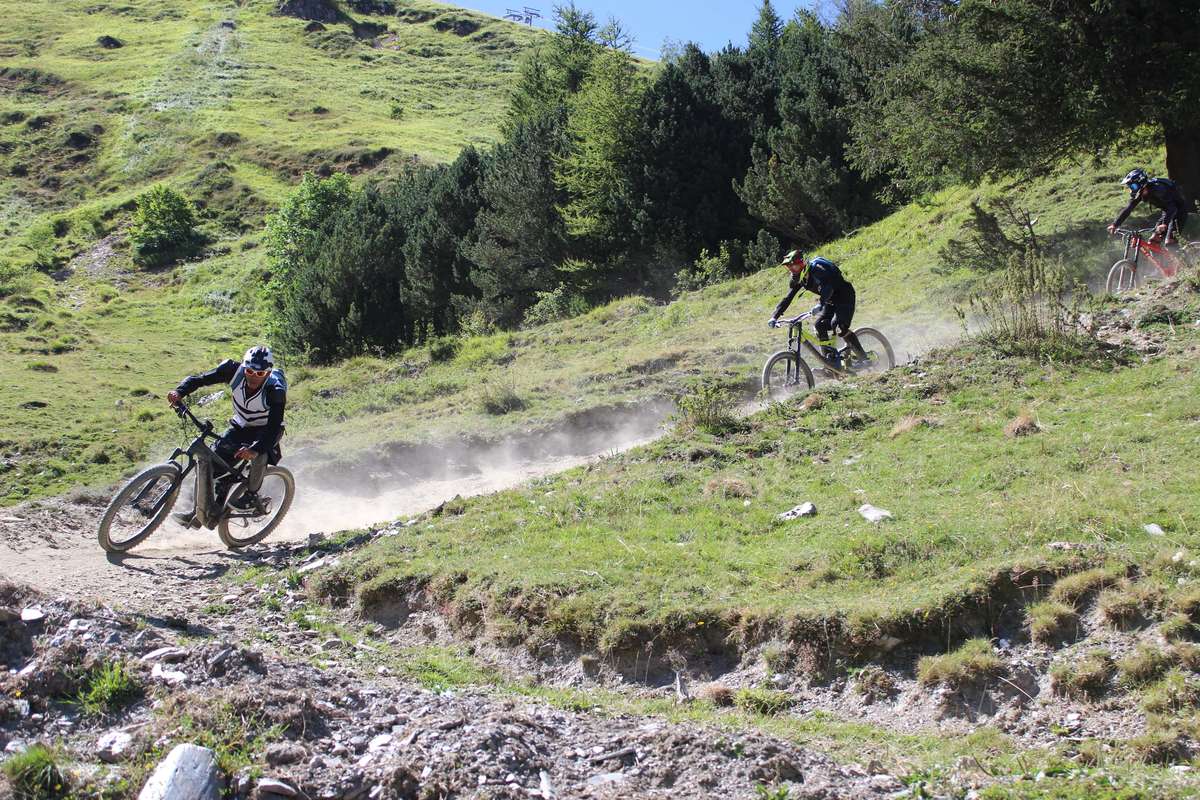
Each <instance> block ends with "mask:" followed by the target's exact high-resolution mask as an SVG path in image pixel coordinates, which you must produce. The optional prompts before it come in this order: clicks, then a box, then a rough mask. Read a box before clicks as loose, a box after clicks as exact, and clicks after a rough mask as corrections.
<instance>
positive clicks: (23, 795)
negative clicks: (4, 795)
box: [3, 744, 70, 800]
mask: <svg viewBox="0 0 1200 800" xmlns="http://www.w3.org/2000/svg"><path fill="white" fill-rule="evenodd" d="M3 770H4V774H5V775H6V776H8V780H9V781H10V782H11V783H12V789H13V796H14V798H15V799H16V800H55V798H60V797H66V796H67V795H68V794H69V792H70V787H69V785H68V783H67V776H66V774H65V773H64V772H63V770H62V769H61V768H60V767H59V766H58V759H57V757H56V756H55V754H54V753H53V752H52V751H51V750H50V749H49V748H47V747H44V746H42V745H40V744H35V745H33V746H32V747H30V748H29V749H27V750H25V751H24V752H21V753H17V754H16V755H15V756H13V757H12V758H10V759H8V760H7V761H5V762H4V766H3Z"/></svg>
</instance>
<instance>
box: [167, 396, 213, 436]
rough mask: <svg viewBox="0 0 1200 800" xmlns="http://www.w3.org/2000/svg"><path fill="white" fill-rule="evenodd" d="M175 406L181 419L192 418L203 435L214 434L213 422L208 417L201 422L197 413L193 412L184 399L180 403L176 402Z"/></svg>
mask: <svg viewBox="0 0 1200 800" xmlns="http://www.w3.org/2000/svg"><path fill="white" fill-rule="evenodd" d="M174 408H175V413H176V414H177V415H178V416H179V418H180V419H184V418H187V419H189V420H191V422H192V424H193V425H195V426H196V427H197V428H198V429H199V430H200V435H201V436H212V435H213V432H212V431H213V424H212V422H211V421H210V420H207V419H206V420H204V421H203V422H201V421H200V420H199V419H198V418H197V417H196V415H195V414H193V413H192V410H191V409H190V408H188V405H187V403H185V402H183V400H180V401H179V402H178V403H176V404H175V407H174Z"/></svg>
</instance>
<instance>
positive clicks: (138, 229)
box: [129, 184, 203, 266]
mask: <svg viewBox="0 0 1200 800" xmlns="http://www.w3.org/2000/svg"><path fill="white" fill-rule="evenodd" d="M129 241H130V243H131V244H132V245H133V258H134V261H136V262H138V263H139V264H142V265H144V266H161V265H163V264H169V263H171V262H173V261H177V260H179V259H180V258H185V257H186V256H189V255H191V254H192V253H194V252H195V251H196V250H197V249H198V248H199V247H200V245H201V244H203V238H202V237H201V236H200V234H199V232H197V230H196V212H195V210H194V209H193V208H192V204H191V203H189V202H188V201H187V199H186V198H185V197H184V196H183V195H181V194H180V193H179V192H177V191H175V190H174V189H172V188H170V187H168V186H164V185H162V184H159V185H158V186H155V187H153V188H151V189H150V190H149V191H148V192H146V193H145V194H143V195H141V196H139V197H138V198H137V210H136V211H135V212H134V214H133V227H132V228H131V230H130V233H129Z"/></svg>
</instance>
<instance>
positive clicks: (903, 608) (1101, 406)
mask: <svg viewBox="0 0 1200 800" xmlns="http://www.w3.org/2000/svg"><path fill="white" fill-rule="evenodd" d="M1198 346H1200V337H1198V336H1197V334H1196V333H1195V332H1194V331H1190V330H1189V331H1186V332H1184V331H1180V333H1179V334H1178V337H1177V339H1176V340H1174V342H1173V343H1172V345H1171V351H1170V352H1169V354H1168V355H1166V356H1165V357H1163V358H1161V359H1158V360H1155V361H1150V362H1146V363H1139V364H1137V365H1135V366H1131V367H1127V368H1119V367H1097V366H1089V365H1061V364H1041V363H1037V362H1033V361H1029V360H1027V359H1001V358H998V357H996V356H995V355H993V354H992V353H990V352H989V351H987V350H986V349H980V348H972V347H966V348H962V349H959V350H956V351H953V352H951V353H949V354H947V355H945V356H943V357H942V358H939V359H932V360H927V361H926V362H924V363H922V364H921V365H920V366H919V367H910V368H904V369H898V370H895V371H893V372H892V373H890V374H889V375H887V376H885V377H884V378H883V379H881V380H874V381H863V382H861V383H860V384H859V385H858V386H849V385H844V384H843V385H832V386H829V387H827V388H825V389H822V390H820V391H821V393H822V394H823V395H825V397H826V401H825V402H824V403H823V404H822V405H821V406H820V407H819V408H812V409H810V410H808V411H807V412H805V413H804V414H803V415H800V414H799V413H797V409H796V408H795V406H794V405H791V406H790V405H782V406H778V407H773V408H770V409H768V410H766V411H764V412H763V413H760V414H758V415H756V416H754V417H752V418H751V419H750V420H748V421H747V422H746V423H745V425H744V427H742V428H741V429H738V430H735V431H730V432H726V433H723V434H719V435H714V434H708V433H704V432H701V431H677V432H675V433H673V434H671V435H668V436H667V437H665V438H663V439H662V440H660V441H658V442H656V443H654V444H651V445H648V446H646V447H642V448H639V449H636V450H634V451H631V452H630V453H627V454H623V455H619V456H615V457H612V458H609V459H606V460H604V461H602V462H601V463H599V464H598V465H595V466H593V467H590V468H587V469H577V470H573V471H569V472H566V473H564V474H561V475H557V476H554V477H551V478H547V479H544V480H541V481H537V482H534V483H532V484H530V485H528V486H525V487H521V488H519V489H514V490H510V491H506V492H501V493H499V494H497V495H494V496H491V497H485V498H480V499H477V500H472V501H468V502H467V504H466V508H465V510H464V512H463V513H461V514H458V515H443V516H441V517H438V518H435V519H431V520H429V521H428V522H426V523H423V524H421V525H418V526H415V527H413V528H410V529H409V530H408V531H407V532H406V535H405V536H404V537H398V538H397V539H394V540H389V541H381V542H379V543H377V544H374V545H372V546H370V547H368V548H366V549H365V550H363V551H361V552H359V553H357V554H354V555H351V556H349V557H346V558H343V560H342V563H341V565H340V566H339V567H338V569H336V570H334V572H333V574H331V575H330V576H329V577H327V578H325V579H324V580H325V581H326V583H325V587H326V589H327V590H328V591H331V592H335V593H338V592H342V591H344V590H345V587H351V589H352V591H353V592H355V593H357V594H358V596H359V597H360V598H361V599H362V600H363V601H364V602H365V604H367V605H369V604H370V603H371V602H374V601H375V600H376V599H386V598H387V597H388V596H390V595H392V594H394V593H402V592H405V591H409V590H410V589H412V588H414V587H422V586H424V587H427V588H428V590H429V591H430V592H431V594H432V595H433V596H434V597H435V599H437V600H438V601H439V602H445V603H447V604H448V607H449V608H452V609H461V610H463V611H465V612H471V613H467V614H466V615H465V616H466V617H470V616H471V615H472V614H475V615H476V616H482V617H484V618H485V619H486V618H487V617H489V616H507V617H512V618H515V619H518V620H522V621H524V622H526V623H528V624H529V625H531V626H534V627H537V628H540V629H542V630H544V631H545V632H547V633H549V634H550V635H563V636H567V637H569V638H575V639H578V640H580V641H583V642H585V643H587V644H588V645H589V646H598V647H601V648H602V649H607V650H619V649H621V648H623V647H626V646H633V645H636V644H638V643H639V642H645V641H649V640H651V639H654V638H655V637H656V636H666V637H668V638H670V639H678V640H681V641H685V642H686V641H700V640H701V639H702V638H703V637H704V636H707V635H710V634H708V633H707V631H708V630H711V629H713V628H715V629H716V631H717V634H716V635H720V636H723V637H725V638H727V640H728V641H730V642H731V644H733V645H735V646H736V645H738V644H746V643H749V642H752V641H754V640H755V639H757V638H760V637H761V640H762V641H766V640H768V639H769V638H771V631H778V630H788V631H791V634H789V638H790V639H793V640H804V639H808V638H811V639H816V640H817V641H819V642H821V643H822V645H824V644H836V643H838V642H840V643H841V644H848V643H853V642H855V641H857V642H858V643H859V644H869V643H870V641H861V639H862V637H875V636H878V635H880V633H881V632H886V631H887V630H889V629H891V628H896V629H902V630H905V629H907V630H911V628H906V626H908V625H910V624H911V625H915V626H916V627H917V628H918V629H920V628H921V627H922V626H923V625H924V623H922V620H934V621H938V620H942V619H944V618H945V617H946V616H948V615H949V616H952V615H953V613H954V611H955V610H956V609H959V608H970V607H972V606H973V604H976V603H985V602H986V601H987V598H988V597H989V595H990V593H991V592H993V591H1000V590H1001V587H1002V586H1003V585H1004V583H1003V578H1004V576H1005V575H1007V574H1008V570H1009V569H1011V568H1012V567H1014V566H1018V567H1020V568H1022V569H1036V568H1043V569H1046V570H1049V571H1051V572H1059V573H1068V572H1072V571H1078V570H1082V568H1083V567H1085V566H1088V565H1090V564H1095V563H1097V562H1104V561H1106V560H1111V561H1112V562H1113V563H1114V565H1120V564H1133V563H1146V564H1148V563H1151V562H1153V561H1154V558H1155V556H1156V555H1157V552H1158V548H1159V546H1160V545H1159V543H1158V542H1157V541H1156V540H1155V539H1153V538H1152V537H1147V536H1146V535H1145V533H1144V531H1143V530H1142V525H1143V524H1144V523H1145V521H1146V520H1149V519H1155V520H1161V521H1162V524H1163V526H1164V528H1165V529H1166V530H1167V535H1168V536H1169V537H1170V539H1171V542H1172V543H1174V544H1175V545H1176V546H1177V547H1179V548H1182V549H1184V550H1185V551H1186V552H1188V553H1194V552H1195V551H1196V550H1197V549H1198V548H1200V541H1197V540H1196V534H1195V532H1196V531H1197V530H1200V524H1198V523H1200V517H1198V512H1197V508H1196V505H1195V503H1194V502H1193V499H1194V497H1195V494H1196V492H1197V490H1198V489H1200V483H1198V479H1197V478H1196V477H1195V476H1194V475H1193V474H1192V473H1191V472H1190V471H1189V470H1186V469H1180V468H1179V466H1180V465H1181V464H1187V463H1190V461H1191V460H1192V459H1194V458H1195V457H1196V456H1197V455H1200V432H1198V430H1197V428H1196V424H1195V419H1196V418H1197V415H1198V414H1200V405H1198V403H1200V400H1197V398H1196V396H1195V393H1194V391H1193V390H1192V378H1191V377H1190V376H1193V375H1194V370H1195V367H1194V356H1193V354H1194V352H1195V349H1196V348H1197V347H1198ZM1151 394H1152V395H1153V396H1154V397H1155V398H1156V399H1155V403H1154V405H1153V408H1152V409H1148V410H1145V411H1140V412H1139V413H1140V414H1146V413H1149V414H1151V417H1142V416H1137V415H1135V414H1131V413H1130V411H1129V409H1131V408H1134V407H1138V408H1141V407H1143V406H1144V402H1143V401H1144V398H1145V397H1147V396H1150V395H1151ZM930 396H937V397H938V398H939V399H940V400H941V401H942V402H941V405H939V406H938V407H937V413H938V416H939V418H940V419H941V420H942V424H941V425H939V426H937V427H926V428H921V429H919V430H914V431H912V432H910V433H909V434H907V435H905V436H903V437H897V438H895V439H893V438H891V437H890V436H889V435H888V433H889V431H890V430H891V429H892V428H893V427H894V425H895V424H896V422H897V421H898V420H902V419H904V418H906V417H908V416H911V415H912V414H914V413H915V412H916V411H917V410H919V409H922V408H927V407H928V398H929V397H930ZM1029 406H1036V407H1037V409H1038V416H1039V418H1040V420H1041V422H1042V425H1043V427H1044V431H1043V432H1042V433H1039V434H1038V435H1037V436H1027V437H1020V438H1010V437H1007V436H1005V435H1004V431H1003V429H1004V426H1005V425H1006V424H1007V422H1008V421H1009V420H1010V419H1012V417H1013V416H1014V415H1015V414H1016V413H1017V412H1018V410H1019V409H1021V408H1025V407H1029ZM851 422H852V423H853V424H851ZM727 479H736V480H737V481H741V482H742V483H743V484H745V485H748V486H750V487H753V497H752V498H750V497H744V495H745V492H734V493H730V492H725V491H715V490H712V489H710V488H709V487H710V486H721V485H723V482H725V481H726V480H727ZM714 482H715V483H714ZM747 500H748V501H749V502H748V504H747ZM805 500H811V501H813V502H814V503H815V504H816V506H817V508H818V509H819V516H818V517H816V518H814V519H813V520H800V521H795V522H791V523H781V522H778V521H777V520H776V519H775V517H776V515H778V514H779V513H780V512H782V511H786V510H787V509H789V508H792V507H793V506H795V505H796V504H798V503H800V502H803V501H805ZM864 502H869V503H872V504H874V505H877V506H881V507H883V508H886V509H888V510H890V511H891V512H892V513H893V515H894V519H892V520H889V521H887V522H885V523H884V524H883V525H881V526H875V525H872V524H871V523H868V522H866V521H865V520H863V519H862V518H861V517H860V516H859V515H858V514H857V511H856V509H857V508H858V507H859V506H860V505H862V504H863V503H864ZM1061 541H1068V542H1075V543H1079V544H1084V545H1087V546H1089V547H1093V548H1096V549H1097V552H1096V553H1094V554H1089V556H1088V561H1087V562H1086V563H1080V562H1079V561H1078V559H1077V557H1074V556H1072V555H1071V554H1070V552H1069V551H1068V552H1063V551H1061V550H1056V549H1051V548H1048V547H1047V545H1048V544H1049V543H1051V542H1061ZM1122 569H1124V568H1123V567H1119V566H1114V567H1113V568H1102V569H1101V570H1100V571H1099V572H1081V575H1080V577H1075V578H1067V579H1064V580H1063V581H1060V582H1059V588H1056V589H1055V591H1054V592H1053V593H1052V596H1053V597H1054V599H1055V600H1057V601H1058V602H1062V603H1064V604H1065V605H1072V604H1073V603H1076V602H1079V601H1080V600H1081V599H1082V598H1083V597H1084V596H1086V595H1088V594H1089V593H1093V592H1095V591H1097V590H1098V589H1099V588H1100V587H1102V586H1104V585H1106V584H1110V583H1111V582H1113V581H1115V580H1116V579H1117V578H1116V576H1117V575H1118V574H1119V573H1120V571H1121V570H1122ZM931 575H936V576H938V579H937V580H936V581H934V580H930V576H931ZM502 598H503V600H501V599H502ZM830 640H835V641H830Z"/></svg>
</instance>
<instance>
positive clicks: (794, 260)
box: [767, 250, 867, 369]
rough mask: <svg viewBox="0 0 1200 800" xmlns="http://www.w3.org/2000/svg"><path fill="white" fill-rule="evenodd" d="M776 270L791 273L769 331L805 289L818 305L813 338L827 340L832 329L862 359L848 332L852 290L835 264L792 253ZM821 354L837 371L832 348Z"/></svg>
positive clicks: (859, 347) (838, 364)
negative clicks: (810, 293) (817, 300)
mask: <svg viewBox="0 0 1200 800" xmlns="http://www.w3.org/2000/svg"><path fill="white" fill-rule="evenodd" d="M780 266H783V267H787V270H788V272H790V273H792V278H791V281H790V282H789V283H788V293H787V295H786V296H785V297H784V298H783V299H782V300H780V301H779V305H778V306H776V307H775V313H774V314H773V315H772V316H771V319H770V320H768V322H767V325H768V326H769V327H771V328H775V327H777V326H778V325H779V317H780V316H781V315H782V314H783V312H784V311H787V307H788V306H789V305H791V302H792V300H793V299H794V298H795V297H796V293H797V292H799V291H800V290H801V289H806V290H808V291H810V292H812V293H813V294H815V295H817V296H818V297H819V298H820V299H821V302H820V305H818V306H816V307H815V308H814V309H813V317H814V319H813V327H814V328H815V329H816V331H817V336H819V337H821V338H822V339H829V331H830V329H831V328H832V329H834V330H836V331H837V332H838V333H839V334H840V335H841V337H842V338H843V339H844V340H845V341H846V344H848V345H850V348H851V349H852V350H853V351H854V354H855V355H856V356H858V357H859V358H861V359H866V357H867V354H866V351H864V350H863V348H862V345H861V344H860V343H859V341H858V337H857V336H855V335H854V332H853V331H852V330H850V323H851V322H852V321H853V320H854V302H855V296H854V287H853V286H852V285H850V281H848V280H846V279H845V277H843V276H842V271H841V270H840V269H838V266H837V264H834V263H833V262H832V261H830V260H829V259H827V258H821V257H820V256H816V257H815V258H812V259H808V260H806V259H805V258H804V254H803V253H801V252H800V251H799V250H793V251H791V252H790V253H788V254H787V255H786V256H784V257H783V263H782V264H781V265H780ZM821 351H822V355H824V356H825V360H826V361H828V362H829V363H831V364H833V365H834V366H835V367H837V368H838V369H841V359H840V357H839V356H838V351H837V348H836V347H830V346H828V345H824V346H822V347H821Z"/></svg>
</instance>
